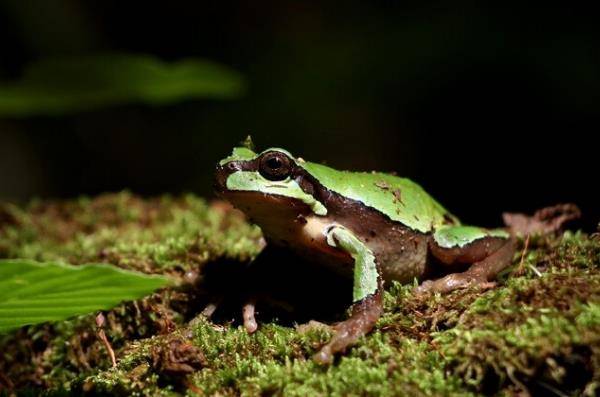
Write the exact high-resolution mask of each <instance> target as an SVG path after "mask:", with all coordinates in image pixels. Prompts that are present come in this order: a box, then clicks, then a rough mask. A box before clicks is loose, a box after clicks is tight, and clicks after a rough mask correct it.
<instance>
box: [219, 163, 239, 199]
mask: <svg viewBox="0 0 600 397" xmlns="http://www.w3.org/2000/svg"><path fill="white" fill-rule="evenodd" d="M236 171H238V167H236V165H235V163H233V162H229V163H225V164H217V167H216V169H215V178H214V184H213V187H214V189H215V192H216V193H217V194H222V193H225V192H226V191H227V178H229V175H231V174H233V173H234V172H236Z"/></svg>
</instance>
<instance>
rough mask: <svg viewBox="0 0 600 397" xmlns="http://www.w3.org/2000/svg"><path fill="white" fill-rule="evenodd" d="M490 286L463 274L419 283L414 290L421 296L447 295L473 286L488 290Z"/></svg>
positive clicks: (485, 282)
mask: <svg viewBox="0 0 600 397" xmlns="http://www.w3.org/2000/svg"><path fill="white" fill-rule="evenodd" d="M488 284H490V283H489V282H488V281H487V280H486V279H485V278H483V277H478V276H476V275H473V274H469V273H467V272H465V273H453V274H449V275H447V276H445V277H442V278H440V279H438V280H427V281H424V282H423V283H421V285H419V286H418V287H417V288H415V293H416V294H418V295H423V294H427V293H431V292H433V293H435V292H439V293H442V294H443V293H447V292H451V291H454V290H457V289H462V288H467V287H470V286H473V285H479V286H482V287H484V288H486V289H488V288H490V286H489V285H488Z"/></svg>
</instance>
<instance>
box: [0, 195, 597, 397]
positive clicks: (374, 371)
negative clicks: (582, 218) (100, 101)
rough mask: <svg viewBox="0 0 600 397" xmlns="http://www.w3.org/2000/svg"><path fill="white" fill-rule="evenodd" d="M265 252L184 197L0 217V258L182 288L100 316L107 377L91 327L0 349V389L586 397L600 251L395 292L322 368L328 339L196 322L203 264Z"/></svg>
mask: <svg viewBox="0 0 600 397" xmlns="http://www.w3.org/2000/svg"><path fill="white" fill-rule="evenodd" d="M262 244H263V242H262V239H261V235H260V232H259V230H258V229H256V228H255V227H252V226H250V225H248V224H247V223H246V222H245V221H244V220H243V218H242V217H241V216H240V215H239V213H237V212H235V211H231V210H230V209H229V208H228V207H227V206H224V205H223V204H222V203H218V202H217V203H212V204H207V203H206V202H205V201H204V200H202V199H199V198H197V197H194V196H183V197H161V198H155V199H146V200H143V199H140V198H138V197H136V196H134V195H131V194H129V193H120V194H113V195H104V196H100V197H97V198H93V199H91V198H82V199H78V200H74V201H58V202H43V201H40V202H34V203H31V204H29V205H28V206H26V207H18V206H13V205H8V204H0V257H26V258H34V259H40V260H50V259H52V260H63V261H68V262H73V263H83V262H97V261H102V262H110V263H113V264H115V265H117V266H121V267H127V268H134V269H139V270H142V271H145V272H151V273H169V274H171V275H175V276H178V277H180V279H181V284H182V285H181V286H180V287H178V288H174V289H170V290H166V291H163V292H161V293H158V294H154V295H152V296H150V297H147V298H145V299H143V300H140V301H138V302H135V303H126V304H123V305H121V306H119V307H117V308H115V309H113V310H111V311H110V312H108V313H106V317H107V329H106V332H107V335H108V337H109V339H110V341H111V343H112V345H113V347H114V349H115V351H116V353H117V357H118V360H119V363H118V366H117V368H114V369H113V368H110V362H109V360H108V356H107V354H106V351H105V348H104V346H103V345H102V344H101V343H100V342H99V341H98V339H97V337H96V335H95V328H94V319H93V315H89V316H82V317H80V318H77V319H73V320H71V321H67V322H62V323H57V324H52V325H48V324H46V325H42V326H37V327H29V328H25V329H22V330H20V331H18V332H17V333H14V334H12V335H8V336H3V337H0V352H1V353H0V354H1V356H0V388H2V387H5V388H6V387H9V388H10V389H20V390H22V391H23V392H24V390H29V392H30V393H32V395H35V394H36V391H38V392H39V391H41V390H45V389H46V390H49V391H50V392H51V393H52V392H54V393H56V394H57V395H60V394H61V393H62V394H63V395H64V394H65V393H72V394H80V393H84V392H87V393H94V394H96V395H138V396H155V395H164V396H171V395H190V396H191V395H198V394H206V395H215V394H216V395H248V396H254V395H272V394H274V395H289V396H296V395H340V396H341V395H429V396H430V395H480V394H500V395H503V394H506V395H510V394H513V393H518V392H521V391H523V390H528V391H529V392H530V393H533V394H551V393H554V394H557V393H563V394H582V393H583V394H586V395H594V394H597V393H598V385H600V241H599V239H598V238H597V237H589V236H587V235H586V234H583V233H566V234H565V235H564V236H561V237H545V238H532V239H531V241H530V245H529V248H528V251H527V252H526V253H525V254H524V255H523V261H522V263H520V258H521V256H520V254H518V255H516V256H515V265H514V266H513V267H512V268H511V269H508V270H507V271H506V272H504V274H503V275H502V276H501V277H500V279H499V280H498V284H497V285H496V286H495V287H494V288H490V289H487V290H479V289H475V288H473V289H467V290H461V291H456V292H453V293H450V294H447V295H431V296H415V295H414V294H412V292H411V289H412V286H402V285H399V284H397V283H394V284H393V285H391V286H390V288H388V291H387V292H386V294H385V314H384V316H383V317H382V318H381V319H380V321H379V322H378V325H377V328H376V330H375V331H374V332H372V333H371V334H369V335H368V336H367V337H365V338H363V339H362V340H361V341H360V342H359V344H358V345H357V346H355V347H354V348H352V349H350V350H349V351H348V352H347V353H346V354H345V355H343V356H342V357H339V358H338V360H337V361H336V362H335V363H334V365H332V366H330V367H321V366H318V365H317V364H315V363H314V362H313V361H312V360H311V359H310V358H311V356H312V354H314V352H315V351H316V350H317V349H318V348H319V346H321V345H322V344H323V343H324V342H325V341H326V340H328V338H329V331H328V329H327V328H313V329H310V330H308V331H305V332H298V331H296V329H294V328H293V327H286V326H284V323H280V322H278V321H276V320H274V321H272V322H267V323H262V324H261V327H260V328H259V330H258V331H257V332H256V333H255V334H253V335H248V334H247V333H246V331H245V330H244V329H243V328H242V327H240V326H238V325H237V324H238V322H237V321H238V320H239V318H238V319H237V320H236V321H234V322H231V321H225V322H222V323H220V324H215V323H213V322H210V321H207V320H206V319H204V318H203V317H202V316H197V315H198V313H199V311H200V310H201V309H202V306H201V305H199V302H200V301H199V297H200V296H202V294H206V291H203V290H202V283H200V284H198V285H197V284H196V282H197V280H198V278H197V277H196V276H195V275H196V274H197V273H202V270H203V269H204V268H205V266H206V265H208V264H211V265H214V266H215V267H221V268H222V267H227V266H232V265H233V266H235V264H244V263H247V262H248V261H249V260H250V259H252V258H253V257H255V256H256V255H257V254H258V252H259V251H260V250H261V248H262ZM521 249H522V247H521ZM228 269H229V268H228ZM225 274H236V275H237V273H228V271H226V272H225ZM230 277H236V276H230ZM232 281H239V280H232ZM283 282H285V280H284V281H283ZM236 285H238V284H236ZM349 298H350V297H349ZM260 307H261V306H260V305H259V309H260ZM231 313H234V314H231V315H232V316H234V317H235V313H239V309H238V307H237V306H236V307H235V308H234V309H233V311H232V312H231ZM259 315H260V313H259ZM194 317H195V318H194ZM192 319H193V320H192ZM190 320H191V321H190ZM225 320H227V319H225Z"/></svg>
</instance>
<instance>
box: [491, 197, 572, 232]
mask: <svg viewBox="0 0 600 397" xmlns="http://www.w3.org/2000/svg"><path fill="white" fill-rule="evenodd" d="M580 217H581V210H580V209H579V208H578V207H577V206H576V205H575V204H558V205H555V206H552V207H546V208H542V209H541V210H538V211H536V212H535V214H533V216H528V215H525V214H514V213H509V212H505V213H504V214H502V218H503V219H504V224H506V226H508V228H509V229H510V231H511V233H512V234H513V235H522V236H526V235H536V234H550V233H555V232H558V231H560V230H561V229H562V228H563V226H564V225H565V224H566V223H568V222H570V221H573V220H576V219H579V218H580Z"/></svg>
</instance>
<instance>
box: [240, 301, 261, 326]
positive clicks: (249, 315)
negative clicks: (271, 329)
mask: <svg viewBox="0 0 600 397" xmlns="http://www.w3.org/2000/svg"><path fill="white" fill-rule="evenodd" d="M255 308H256V301H255V300H254V299H252V300H250V301H248V302H247V303H246V304H245V305H244V308H243V309H242V316H243V318H244V328H246V331H248V333H249V334H253V333H254V332H256V330H257V329H258V323H257V322H256V318H255V317H254V312H255Z"/></svg>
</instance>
